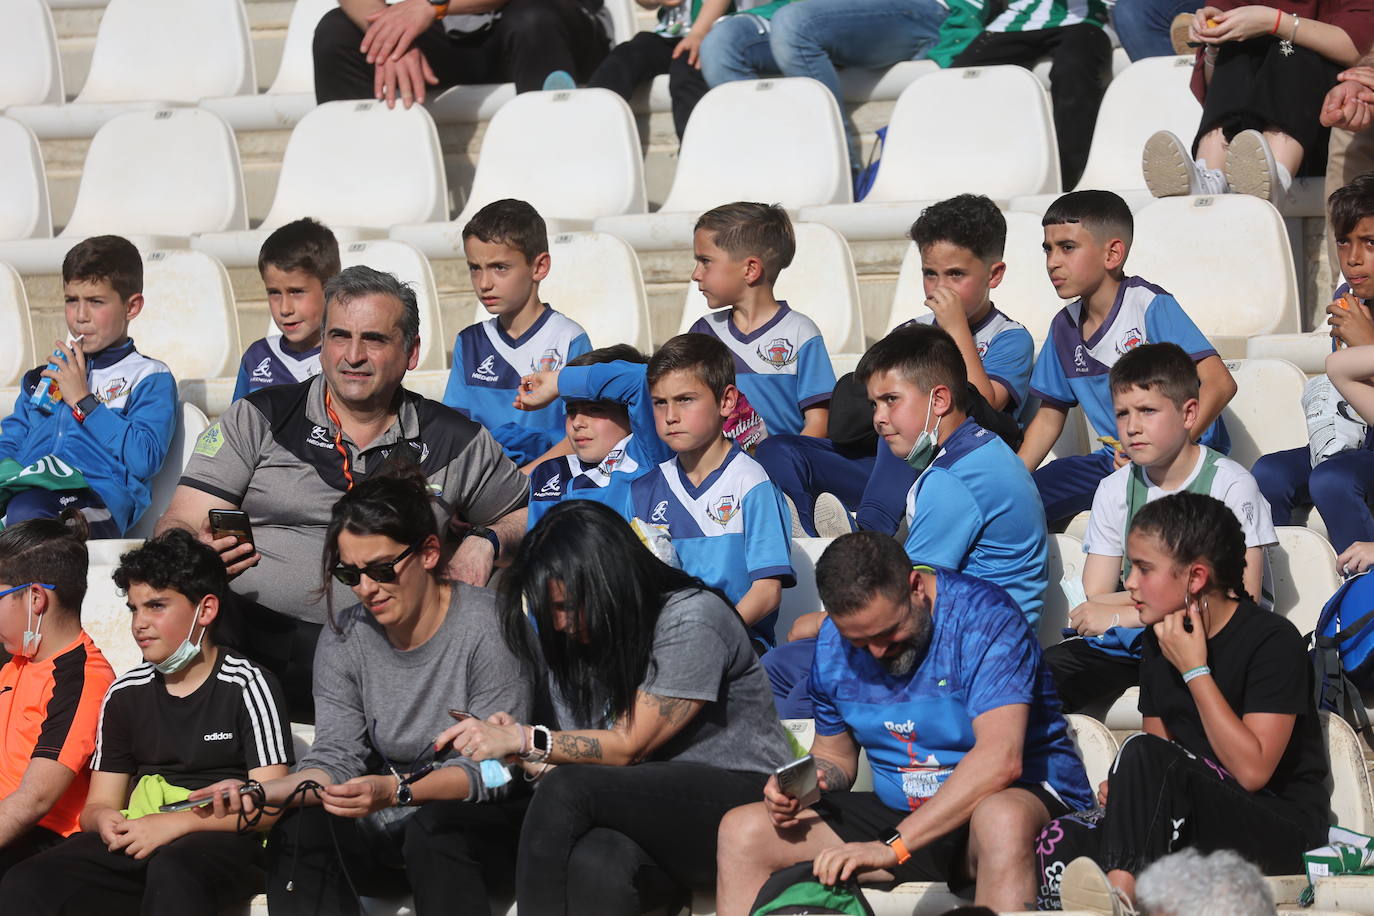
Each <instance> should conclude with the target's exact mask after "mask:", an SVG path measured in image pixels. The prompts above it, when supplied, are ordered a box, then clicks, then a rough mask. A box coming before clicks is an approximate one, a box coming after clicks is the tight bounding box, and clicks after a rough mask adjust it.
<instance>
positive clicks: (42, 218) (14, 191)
mask: <svg viewBox="0 0 1374 916" xmlns="http://www.w3.org/2000/svg"><path fill="white" fill-rule="evenodd" d="M0 53H3V52H0ZM0 162H3V163H4V164H5V165H4V168H0V200H3V201H4V202H5V206H4V207H0V240H3V241H13V240H15V239H29V238H33V239H44V238H49V237H51V236H52V213H51V211H50V209H49V207H48V181H47V177H46V176H45V174H44V169H43V151H42V150H41V149H40V148H39V146H38V138H36V137H35V136H34V135H33V132H32V131H31V130H29V129H28V128H27V127H25V126H24V125H23V124H20V123H19V122H18V121H15V120H13V119H11V118H0Z"/></svg>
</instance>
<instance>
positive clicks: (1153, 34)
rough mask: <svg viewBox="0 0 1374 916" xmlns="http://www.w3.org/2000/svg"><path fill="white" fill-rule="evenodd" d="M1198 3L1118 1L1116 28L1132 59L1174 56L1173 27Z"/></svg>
mask: <svg viewBox="0 0 1374 916" xmlns="http://www.w3.org/2000/svg"><path fill="white" fill-rule="evenodd" d="M1198 7H1199V4H1198V3H1197V0H1117V4H1116V6H1115V7H1113V8H1112V26H1113V27H1115V29H1116V37H1117V38H1119V39H1121V47H1123V48H1125V49H1126V54H1127V55H1129V56H1130V58H1131V60H1140V59H1141V58H1142V57H1168V56H1170V55H1172V54H1173V53H1174V45H1173V42H1171V41H1170V40H1169V26H1170V25H1171V24H1173V21H1174V17H1175V16H1177V15H1178V14H1179V13H1193V12H1196V11H1197V9H1198Z"/></svg>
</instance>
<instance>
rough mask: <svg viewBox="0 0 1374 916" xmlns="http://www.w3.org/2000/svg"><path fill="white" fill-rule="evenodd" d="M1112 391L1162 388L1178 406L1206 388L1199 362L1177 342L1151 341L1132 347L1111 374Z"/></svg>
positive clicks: (1157, 389)
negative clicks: (1200, 373) (1198, 368)
mask: <svg viewBox="0 0 1374 916" xmlns="http://www.w3.org/2000/svg"><path fill="white" fill-rule="evenodd" d="M1107 378H1108V380H1109V382H1110V384H1111V388H1112V394H1114V395H1115V394H1118V393H1121V392H1125V391H1130V390H1131V389H1133V388H1144V389H1145V390H1146V391H1158V392H1159V393H1160V394H1162V395H1164V396H1165V397H1166V398H1168V399H1169V400H1170V401H1172V402H1173V404H1174V406H1175V407H1178V408H1182V407H1183V405H1184V403H1185V402H1187V401H1189V400H1192V399H1194V398H1196V397H1197V396H1198V392H1199V391H1200V390H1201V388H1202V383H1201V382H1200V381H1199V380H1198V377H1197V364H1196V363H1194V362H1193V358H1192V357H1191V356H1189V355H1188V354H1187V353H1186V352H1184V350H1183V348H1182V347H1180V346H1179V345H1178V344H1176V343H1167V342H1166V343H1151V344H1141V345H1140V346H1138V347H1136V348H1134V349H1132V350H1128V351H1127V352H1126V355H1125V356H1122V357H1121V358H1120V359H1118V360H1117V361H1116V363H1115V364H1114V365H1113V366H1112V369H1111V372H1110V373H1109V374H1108V376H1107Z"/></svg>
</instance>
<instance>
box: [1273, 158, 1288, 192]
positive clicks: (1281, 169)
mask: <svg viewBox="0 0 1374 916" xmlns="http://www.w3.org/2000/svg"><path fill="white" fill-rule="evenodd" d="M1274 167H1275V168H1276V169H1277V170H1278V173H1279V184H1281V185H1283V190H1284V192H1285V193H1287V192H1288V191H1290V190H1292V188H1293V173H1292V172H1290V171H1288V168H1287V166H1285V165H1284V164H1283V163H1282V162H1277V161H1276V162H1275V163H1274Z"/></svg>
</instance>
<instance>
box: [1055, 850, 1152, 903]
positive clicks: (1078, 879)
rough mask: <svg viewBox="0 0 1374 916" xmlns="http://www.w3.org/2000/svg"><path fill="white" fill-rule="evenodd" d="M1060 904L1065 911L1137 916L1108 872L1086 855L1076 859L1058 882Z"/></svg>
mask: <svg viewBox="0 0 1374 916" xmlns="http://www.w3.org/2000/svg"><path fill="white" fill-rule="evenodd" d="M1059 905H1060V907H1061V908H1062V909H1064V910H1083V911H1085V912H1088V913H1098V914H1101V916H1138V914H1137V910H1136V908H1135V907H1134V906H1132V905H1131V902H1130V901H1129V900H1127V899H1126V896H1125V895H1124V894H1122V893H1121V891H1120V890H1119V889H1117V888H1116V887H1115V886H1113V885H1112V883H1111V882H1110V881H1108V880H1107V873H1106V872H1104V871H1103V870H1102V869H1100V868H1098V867H1097V863H1096V862H1094V861H1093V860H1092V859H1090V858H1088V857H1087V856H1079V857H1078V858H1077V859H1074V860H1073V861H1072V862H1070V863H1069V864H1068V866H1067V867H1066V868H1065V869H1064V874H1063V876H1062V877H1061V878H1060V879H1059Z"/></svg>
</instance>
